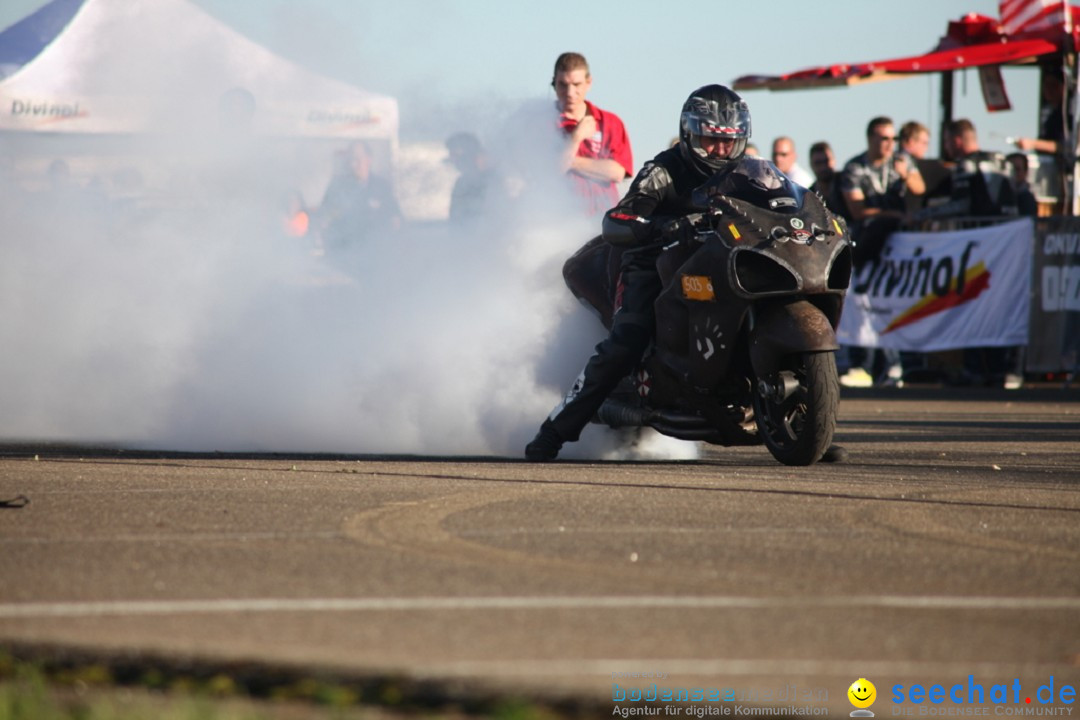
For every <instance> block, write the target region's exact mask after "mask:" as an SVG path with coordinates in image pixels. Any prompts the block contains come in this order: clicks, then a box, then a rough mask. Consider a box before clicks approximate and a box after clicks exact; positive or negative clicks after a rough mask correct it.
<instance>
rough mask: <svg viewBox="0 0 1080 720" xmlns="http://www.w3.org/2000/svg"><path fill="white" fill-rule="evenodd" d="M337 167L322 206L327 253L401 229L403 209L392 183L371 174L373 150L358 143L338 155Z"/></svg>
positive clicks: (322, 229)
mask: <svg viewBox="0 0 1080 720" xmlns="http://www.w3.org/2000/svg"><path fill="white" fill-rule="evenodd" d="M336 159H337V168H336V170H335V174H334V177H333V178H332V179H331V180H330V185H329V187H327V189H326V194H325V195H323V200H322V204H321V205H320V207H319V227H320V229H321V231H322V237H323V242H324V245H325V248H326V251H327V252H328V253H333V252H337V251H341V250H344V249H346V248H348V247H350V246H353V245H355V244H356V243H358V242H361V241H363V240H366V239H370V238H372V237H375V236H378V235H385V234H387V233H391V232H394V231H396V230H398V229H400V228H401V210H400V209H399V208H398V203H397V200H396V199H395V198H394V193H393V190H392V189H391V187H390V183H389V182H387V181H386V180H385V179H383V178H381V177H378V176H376V175H374V174H372V172H371V163H372V157H371V149H370V148H369V147H368V145H367V143H365V142H364V141H362V140H356V141H355V142H353V143H352V144H351V145H349V147H348V148H347V149H346V150H345V152H344V153H341V154H339V155H338V156H337V158H336Z"/></svg>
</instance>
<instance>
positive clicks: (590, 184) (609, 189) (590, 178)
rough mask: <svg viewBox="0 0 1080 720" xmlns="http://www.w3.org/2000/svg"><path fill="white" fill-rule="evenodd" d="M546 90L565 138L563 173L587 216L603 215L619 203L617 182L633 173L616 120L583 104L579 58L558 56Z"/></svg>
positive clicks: (586, 79)
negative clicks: (582, 200) (551, 92)
mask: <svg viewBox="0 0 1080 720" xmlns="http://www.w3.org/2000/svg"><path fill="white" fill-rule="evenodd" d="M551 86H552V87H553V88H555V98H556V103H555V104H556V107H557V108H558V111H559V118H558V121H559V127H560V128H561V129H562V131H563V133H564V135H565V137H566V138H567V140H566V145H565V147H564V149H563V156H562V160H563V162H562V167H563V170H565V171H566V172H567V173H568V174H569V175H570V177H571V178H572V180H573V183H574V187H575V189H576V191H577V192H578V193H579V194H580V195H581V196H582V197H584V198H585V200H586V201H587V203H588V210H589V212H590V213H594V214H595V213H602V212H605V211H606V210H608V209H609V208H611V207H612V206H613V205H614V204H615V203H616V202H618V201H619V188H618V183H619V182H621V181H622V180H624V179H626V178H628V177H630V176H631V175H633V172H634V159H633V154H632V152H631V149H630V138H629V137H628V136H627V134H626V128H625V127H624V126H623V122H622V120H620V119H619V116H618V115H616V114H615V113H613V112H610V111H605V110H601V109H600V108H598V107H597V106H596V105H594V104H592V103H591V102H589V101H588V100H586V99H585V96H586V95H587V94H588V93H589V90H590V88H591V87H592V76H591V75H590V73H589V63H588V62H587V61H586V60H585V57H584V56H583V55H580V54H579V53H572V52H568V53H563V54H562V55H560V56H559V57H558V59H557V60H556V61H555V72H554V75H553V77H552V79H551Z"/></svg>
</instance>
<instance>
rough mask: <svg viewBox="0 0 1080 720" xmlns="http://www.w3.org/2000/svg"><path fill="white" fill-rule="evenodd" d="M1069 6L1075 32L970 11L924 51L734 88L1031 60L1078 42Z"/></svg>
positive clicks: (1076, 15)
mask: <svg viewBox="0 0 1080 720" xmlns="http://www.w3.org/2000/svg"><path fill="white" fill-rule="evenodd" d="M1070 10H1071V11H1072V15H1073V23H1072V28H1073V31H1072V33H1071V34H1068V35H1067V34H1065V33H1063V32H1062V31H1061V30H1060V29H1056V30H1052V31H1042V32H1038V33H1023V34H1017V35H1005V34H1004V33H1003V32H1002V30H1001V27H1000V24H999V23H998V21H997V20H996V19H994V18H990V17H987V16H985V15H978V14H975V13H971V14H968V15H966V16H964V17H963V18H961V19H960V20H957V21H953V22H950V23H949V31H948V34H947V35H946V36H945V37H943V38H942V39H941V41H940V42H939V43H938V45H937V47H935V48H934V49H933V50H931V51H930V52H928V53H925V54H923V55H913V56H911V57H903V58H896V59H894V60H878V61H872V62H863V63H853V64H850V65H848V64H840V65H826V66H823V67H815V68H807V69H805V70H799V71H796V72H793V73H788V74H786V75H744V76H743V77H740V78H738V79H737V80H735V84H734V87H735V89H736V90H758V89H762V88H767V89H769V90H801V89H805V88H814V87H829V86H835V85H851V84H854V83H860V82H870V81H874V80H889V79H895V78H898V77H904V76H907V75H912V74H916V73H930V72H947V71H949V70H960V69H963V68H968V67H979V66H982V65H1020V64H1026V63H1031V62H1035V61H1036V60H1037V59H1038V58H1039V57H1041V56H1043V55H1049V54H1052V53H1056V52H1060V51H1061V50H1063V49H1065V48H1066V47H1069V46H1071V48H1075V47H1077V46H1078V45H1080V43H1078V34H1077V25H1078V23H1077V20H1080V12H1078V11H1080V8H1075V7H1073V8H1070ZM1071 48H1070V49H1071Z"/></svg>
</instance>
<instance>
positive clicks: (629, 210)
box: [603, 145, 706, 247]
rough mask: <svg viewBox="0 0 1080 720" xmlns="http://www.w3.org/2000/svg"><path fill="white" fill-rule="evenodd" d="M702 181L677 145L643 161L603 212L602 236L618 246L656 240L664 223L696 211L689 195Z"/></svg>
mask: <svg viewBox="0 0 1080 720" xmlns="http://www.w3.org/2000/svg"><path fill="white" fill-rule="evenodd" d="M705 180H706V178H704V177H702V176H701V174H700V173H699V172H698V171H696V170H695V169H694V168H693V167H692V166H691V165H690V164H689V163H688V162H687V161H686V160H684V159H683V156H682V152H681V151H680V148H679V146H678V145H676V146H675V147H672V148H669V149H667V150H664V151H663V152H661V153H660V154H659V155H657V156H656V157H655V158H653V159H652V160H650V161H649V162H647V163H645V165H644V167H642V168H641V170H640V171H639V172H638V174H637V176H636V177H635V178H634V181H633V182H632V183H631V184H630V189H629V190H628V191H627V193H626V195H625V196H623V199H622V200H620V201H619V203H618V204H617V205H616V206H615V207H613V208H611V209H610V210H608V211H607V214H606V215H604V224H603V234H604V239H605V240H607V241H608V242H609V243H611V244H612V245H616V246H619V247H639V246H642V245H651V244H653V243H655V242H658V241H660V240H661V228H663V226H664V225H665V224H667V223H668V222H669V221H671V220H673V219H675V218H680V217H684V216H685V215H688V214H690V213H692V212H696V211H697V210H699V208H696V207H695V206H694V205H693V204H692V203H691V202H690V195H691V193H692V192H693V191H694V188H696V187H698V186H699V185H701V184H702V183H703V182H705Z"/></svg>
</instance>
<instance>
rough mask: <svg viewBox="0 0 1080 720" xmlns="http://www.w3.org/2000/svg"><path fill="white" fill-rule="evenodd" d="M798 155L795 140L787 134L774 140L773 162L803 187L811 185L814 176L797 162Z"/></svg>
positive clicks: (790, 178) (788, 177) (791, 179)
mask: <svg viewBox="0 0 1080 720" xmlns="http://www.w3.org/2000/svg"><path fill="white" fill-rule="evenodd" d="M798 157H799V156H798V155H797V154H796V153H795V141H794V140H792V139H791V138H789V137H787V136H781V137H778V138H776V139H775V140H773V144H772V161H773V164H774V165H776V167H778V168H780V172H782V173H784V175H786V176H787V179H788V180H790V181H791V182H793V183H795V184H796V185H802V186H803V187H810V185H811V184H813V182H814V176H813V175H811V174H810V173H808V172H807V171H806V169H805V168H803V167H802V166H801V165H799V164H798V163H797V162H796V160H798Z"/></svg>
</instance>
